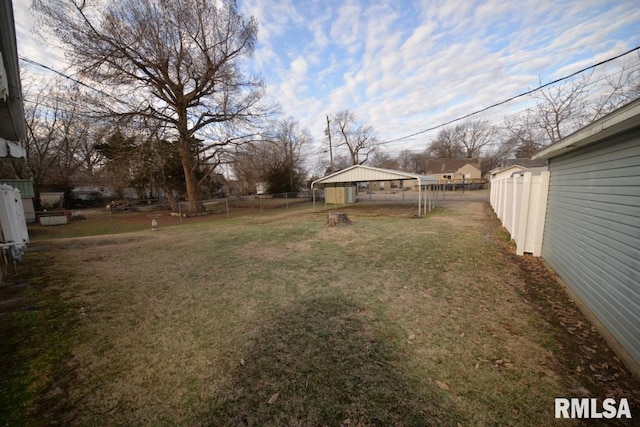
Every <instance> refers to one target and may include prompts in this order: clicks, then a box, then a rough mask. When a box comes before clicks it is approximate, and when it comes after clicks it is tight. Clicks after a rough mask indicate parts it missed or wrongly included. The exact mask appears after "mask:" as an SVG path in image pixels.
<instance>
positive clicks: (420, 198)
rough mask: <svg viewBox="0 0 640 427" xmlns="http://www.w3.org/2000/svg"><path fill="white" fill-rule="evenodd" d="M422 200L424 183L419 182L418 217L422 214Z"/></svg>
mask: <svg viewBox="0 0 640 427" xmlns="http://www.w3.org/2000/svg"><path fill="white" fill-rule="evenodd" d="M421 201H422V183H420V182H418V218H420V216H422V207H421V206H420V202H421Z"/></svg>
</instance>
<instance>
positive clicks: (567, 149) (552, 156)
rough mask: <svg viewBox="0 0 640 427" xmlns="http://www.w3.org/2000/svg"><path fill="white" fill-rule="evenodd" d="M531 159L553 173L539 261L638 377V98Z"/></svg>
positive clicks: (639, 309) (639, 155) (639, 104)
mask: <svg viewBox="0 0 640 427" xmlns="http://www.w3.org/2000/svg"><path fill="white" fill-rule="evenodd" d="M533 158H534V159H547V160H548V162H549V171H550V178H549V186H548V197H547V203H546V217H545V225H544V234H543V240H542V257H543V259H544V261H545V262H546V263H547V264H548V265H549V266H550V267H551V268H552V269H553V270H554V271H555V272H556V273H557V275H558V276H559V278H560V279H561V282H562V283H563V284H564V285H565V286H566V288H567V290H568V293H569V294H570V295H571V297H572V298H573V299H574V300H575V301H576V302H577V303H578V305H579V306H580V308H581V309H582V311H583V312H584V313H585V314H586V315H587V317H589V318H590V320H592V322H593V323H594V325H595V326H596V327H597V328H598V329H599V330H600V332H601V333H602V335H603V336H604V337H605V338H607V340H608V341H609V342H610V344H611V346H612V348H613V349H614V350H615V351H616V352H617V353H618V355H619V356H620V358H621V359H623V360H624V361H625V362H626V364H627V366H629V368H630V369H631V370H632V371H633V372H634V373H635V374H636V375H637V376H640V99H638V100H636V101H634V102H631V103H629V104H627V105H625V106H623V107H621V108H619V109H617V110H615V111H613V112H612V113H610V114H608V115H606V116H604V117H602V118H600V119H599V120H597V121H595V122H593V123H591V124H590V125H588V126H586V127H585V128H583V129H581V130H579V131H577V132H575V133H573V134H571V135H569V136H567V137H566V138H563V139H562V140H560V141H558V142H556V143H555V144H553V145H551V146H549V147H547V148H545V149H544V150H542V151H540V152H539V153H536V154H535V155H534V156H533Z"/></svg>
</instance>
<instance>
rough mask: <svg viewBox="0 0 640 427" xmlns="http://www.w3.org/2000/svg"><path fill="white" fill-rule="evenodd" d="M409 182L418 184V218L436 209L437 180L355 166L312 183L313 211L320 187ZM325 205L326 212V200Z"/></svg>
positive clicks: (400, 172)
mask: <svg viewBox="0 0 640 427" xmlns="http://www.w3.org/2000/svg"><path fill="white" fill-rule="evenodd" d="M408 180H415V181H416V182H417V183H418V216H419V217H421V216H422V215H423V214H426V213H427V212H428V211H427V208H428V209H429V210H431V208H432V207H435V203H436V199H437V197H434V188H436V187H437V185H438V184H439V181H438V179H437V178H435V177H432V176H427V175H418V174H415V173H410V172H405V171H398V170H391V169H380V168H373V167H370V166H363V165H354V166H351V167H348V168H346V169H343V170H341V171H338V172H335V173H332V174H330V175H327V176H325V177H323V178H320V179H318V180H316V181H313V182H312V183H311V193H312V194H313V210H314V211H316V195H315V191H314V190H315V189H316V188H318V187H320V186H322V188H326V187H328V186H336V187H350V186H357V184H358V183H359V182H375V181H408ZM354 201H355V199H354ZM324 203H325V210H326V206H327V200H326V198H325V201H324Z"/></svg>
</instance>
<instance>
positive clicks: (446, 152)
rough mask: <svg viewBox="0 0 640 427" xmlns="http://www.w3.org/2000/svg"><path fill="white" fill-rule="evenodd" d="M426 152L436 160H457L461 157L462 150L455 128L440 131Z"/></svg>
mask: <svg viewBox="0 0 640 427" xmlns="http://www.w3.org/2000/svg"><path fill="white" fill-rule="evenodd" d="M427 151H428V153H429V155H430V156H433V157H435V158H437V159H457V158H459V157H462V153H463V148H462V144H461V143H460V139H459V135H457V133H456V128H455V127H448V128H444V129H442V130H440V131H439V132H438V135H437V136H436V139H434V140H433V141H432V142H431V144H429V147H428V148H427Z"/></svg>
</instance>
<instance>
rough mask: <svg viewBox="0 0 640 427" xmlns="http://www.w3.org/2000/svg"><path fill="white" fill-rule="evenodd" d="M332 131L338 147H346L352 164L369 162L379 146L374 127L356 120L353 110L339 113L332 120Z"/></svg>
mask: <svg viewBox="0 0 640 427" xmlns="http://www.w3.org/2000/svg"><path fill="white" fill-rule="evenodd" d="M331 133H332V135H333V137H334V139H335V140H336V146H337V147H345V148H346V149H347V151H348V152H349V158H350V162H351V164H352V165H362V164H364V163H366V162H367V160H368V159H369V156H371V155H373V153H375V152H376V150H377V148H378V139H377V137H376V133H375V131H374V130H373V127H371V126H370V125H366V124H364V123H361V122H358V121H357V120H356V117H355V114H354V113H353V112H352V111H351V110H343V111H340V112H339V113H337V114H336V115H335V116H334V117H333V120H332V122H331Z"/></svg>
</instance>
